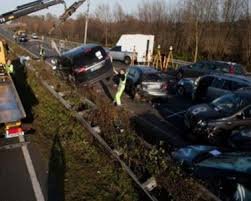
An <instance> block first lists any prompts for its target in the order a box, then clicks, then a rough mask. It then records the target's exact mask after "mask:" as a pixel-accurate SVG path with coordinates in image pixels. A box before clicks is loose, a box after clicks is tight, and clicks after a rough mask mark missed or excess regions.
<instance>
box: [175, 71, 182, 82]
mask: <svg viewBox="0 0 251 201" xmlns="http://www.w3.org/2000/svg"><path fill="white" fill-rule="evenodd" d="M182 78H183V73H182V72H180V71H179V72H178V73H177V74H176V79H177V80H181V79H182Z"/></svg>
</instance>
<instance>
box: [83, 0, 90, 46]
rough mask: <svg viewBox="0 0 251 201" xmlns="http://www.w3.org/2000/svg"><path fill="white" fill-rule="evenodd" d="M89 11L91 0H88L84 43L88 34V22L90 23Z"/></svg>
mask: <svg viewBox="0 0 251 201" xmlns="http://www.w3.org/2000/svg"><path fill="white" fill-rule="evenodd" d="M89 12H90V0H87V11H86V16H85V37H84V44H86V41H87V34H88V23H89Z"/></svg>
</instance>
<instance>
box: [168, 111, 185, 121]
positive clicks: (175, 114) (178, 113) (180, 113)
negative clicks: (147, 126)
mask: <svg viewBox="0 0 251 201" xmlns="http://www.w3.org/2000/svg"><path fill="white" fill-rule="evenodd" d="M185 112H186V110H184V111H181V112H176V113H173V114H171V115H169V116H167V117H166V119H170V118H172V117H176V116H179V117H183V115H182V114H184V113H185Z"/></svg>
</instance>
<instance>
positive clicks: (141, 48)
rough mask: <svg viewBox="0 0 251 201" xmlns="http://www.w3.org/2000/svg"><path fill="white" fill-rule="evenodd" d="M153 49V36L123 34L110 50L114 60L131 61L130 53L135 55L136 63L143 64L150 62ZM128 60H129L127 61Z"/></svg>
mask: <svg viewBox="0 0 251 201" xmlns="http://www.w3.org/2000/svg"><path fill="white" fill-rule="evenodd" d="M153 47H154V35H143V34H124V35H122V36H121V37H120V39H119V40H118V42H117V44H116V46H115V47H113V48H111V49H110V54H111V56H112V57H113V59H114V60H120V61H124V62H125V63H127V64H128V63H129V60H130V61H131V60H132V59H133V58H132V55H133V54H131V53H133V52H135V53H136V55H135V56H136V61H137V62H138V63H144V62H147V61H150V60H151V56H152V53H153ZM129 58H130V59H129Z"/></svg>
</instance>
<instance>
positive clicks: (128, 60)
mask: <svg viewBox="0 0 251 201" xmlns="http://www.w3.org/2000/svg"><path fill="white" fill-rule="evenodd" d="M131 62H132V60H131V58H130V57H128V56H126V57H125V59H124V63H125V64H126V65H130V64H131Z"/></svg>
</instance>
